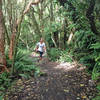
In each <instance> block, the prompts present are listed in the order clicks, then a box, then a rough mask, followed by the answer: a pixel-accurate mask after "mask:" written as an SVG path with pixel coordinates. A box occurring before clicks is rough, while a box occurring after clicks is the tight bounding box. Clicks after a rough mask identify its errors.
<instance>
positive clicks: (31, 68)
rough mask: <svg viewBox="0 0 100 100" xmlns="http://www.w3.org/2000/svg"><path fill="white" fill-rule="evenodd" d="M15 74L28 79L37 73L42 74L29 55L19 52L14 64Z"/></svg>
mask: <svg viewBox="0 0 100 100" xmlns="http://www.w3.org/2000/svg"><path fill="white" fill-rule="evenodd" d="M14 69H15V73H16V75H18V76H22V77H27V78H29V77H30V76H34V74H35V73H37V71H39V72H40V70H39V68H37V67H36V66H35V63H34V62H33V59H32V58H31V57H29V53H24V52H23V51H20V50H19V51H18V52H17V55H16V59H15V64H14Z"/></svg>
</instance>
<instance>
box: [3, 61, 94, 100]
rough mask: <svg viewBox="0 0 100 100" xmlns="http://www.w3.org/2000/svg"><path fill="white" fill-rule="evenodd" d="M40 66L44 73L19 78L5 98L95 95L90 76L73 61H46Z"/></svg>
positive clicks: (86, 98)
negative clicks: (38, 75) (37, 75)
mask: <svg viewBox="0 0 100 100" xmlns="http://www.w3.org/2000/svg"><path fill="white" fill-rule="evenodd" d="M40 68H41V70H42V71H43V72H45V73H46V74H45V75H43V76H40V77H37V78H31V79H30V80H22V79H19V80H18V81H17V83H16V85H14V86H13V87H12V88H11V90H10V92H8V93H7V94H6V98H5V100H92V98H93V97H94V96H95V93H96V90H95V86H94V84H93V83H89V82H90V77H89V76H88V75H87V74H86V73H85V72H84V69H83V68H77V66H76V65H75V64H74V63H73V64H70V63H61V64H58V63H55V62H48V63H45V64H40ZM7 98H8V99H7Z"/></svg>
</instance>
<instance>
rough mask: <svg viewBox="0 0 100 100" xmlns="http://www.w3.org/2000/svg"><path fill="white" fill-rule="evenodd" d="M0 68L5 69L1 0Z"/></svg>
mask: <svg viewBox="0 0 100 100" xmlns="http://www.w3.org/2000/svg"><path fill="white" fill-rule="evenodd" d="M0 69H1V71H4V70H5V69H6V70H7V68H6V57H5V34H4V27H3V13H2V0H0ZM7 71H8V70H7Z"/></svg>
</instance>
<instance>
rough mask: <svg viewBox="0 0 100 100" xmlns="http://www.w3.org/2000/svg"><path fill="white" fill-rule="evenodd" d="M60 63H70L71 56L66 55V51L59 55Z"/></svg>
mask: <svg viewBox="0 0 100 100" xmlns="http://www.w3.org/2000/svg"><path fill="white" fill-rule="evenodd" d="M58 61H60V62H72V61H73V60H72V56H71V55H70V54H69V53H68V51H61V53H60V58H59V60H58Z"/></svg>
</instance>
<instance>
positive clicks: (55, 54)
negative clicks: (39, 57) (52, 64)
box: [47, 48, 61, 61]
mask: <svg viewBox="0 0 100 100" xmlns="http://www.w3.org/2000/svg"><path fill="white" fill-rule="evenodd" d="M47 52H48V56H49V58H50V60H52V61H56V60H57V59H58V58H59V56H60V52H61V51H60V50H59V49H58V48H51V49H50V50H48V51H47Z"/></svg>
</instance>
